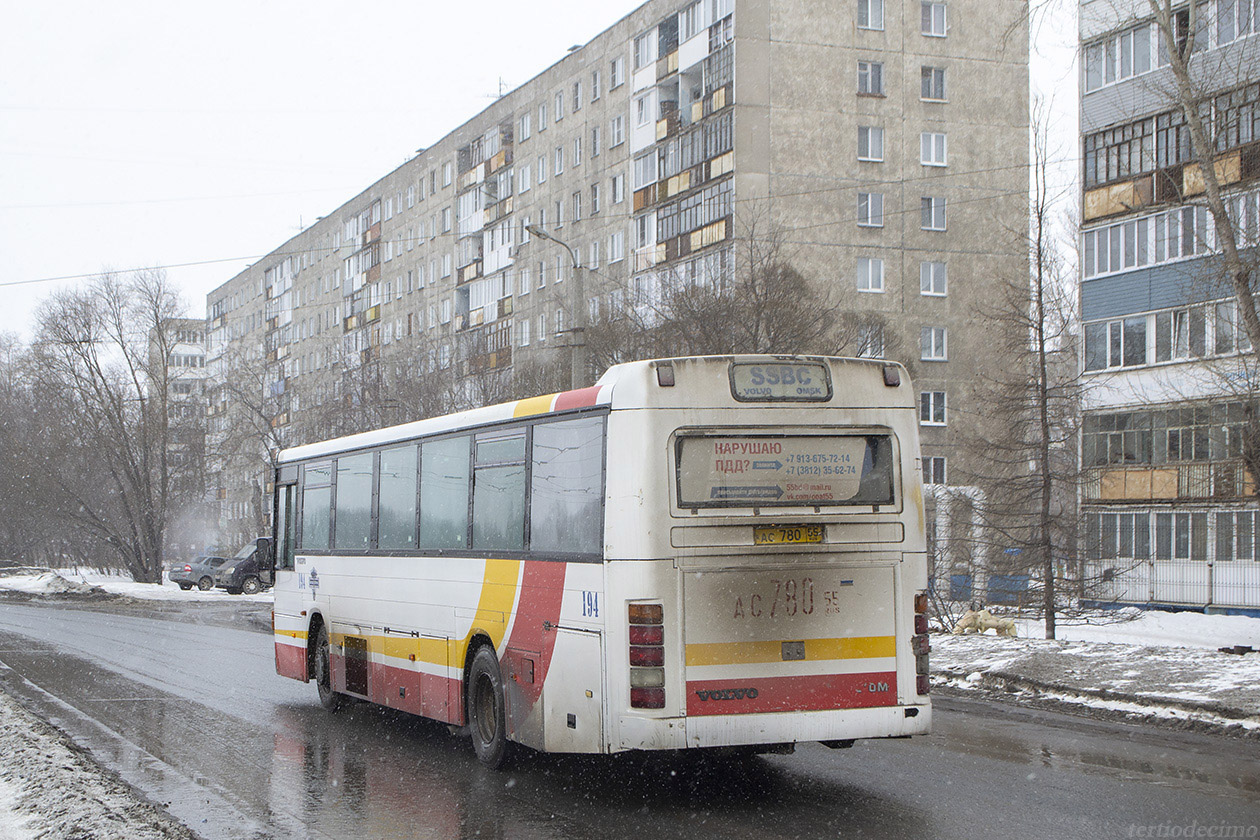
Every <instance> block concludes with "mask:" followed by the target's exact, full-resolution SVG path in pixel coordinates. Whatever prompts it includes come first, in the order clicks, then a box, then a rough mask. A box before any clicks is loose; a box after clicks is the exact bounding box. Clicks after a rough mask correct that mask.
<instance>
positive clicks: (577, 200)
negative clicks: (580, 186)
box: [573, 191, 582, 222]
mask: <svg viewBox="0 0 1260 840" xmlns="http://www.w3.org/2000/svg"><path fill="white" fill-rule="evenodd" d="M573 221H575V222H580V221H582V193H581V192H580V191H579V192H575V193H574V194H573Z"/></svg>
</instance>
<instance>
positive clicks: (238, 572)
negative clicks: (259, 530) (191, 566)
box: [214, 537, 271, 595]
mask: <svg viewBox="0 0 1260 840" xmlns="http://www.w3.org/2000/svg"><path fill="white" fill-rule="evenodd" d="M214 585H215V586H217V587H218V588H219V589H226V590H227V591H228V592H229V593H231V594H232V595H239V594H241V593H242V592H244V593H245V594H246V595H255V594H257V593H259V592H261V591H262V590H263V588H264V587H268V586H271V540H270V539H269V538H267V537H259V538H258V539H256V540H253V541H252V542H250V543H247V544H246V545H245V547H244V548H242V549H241V550H240V551H238V552H236V556H235V557H233V558H232V559H231V560H229V561H228V562H227V563H224V564H223V565H222V566H220V567H219V570H218V571H217V572H216V573H215V576H214Z"/></svg>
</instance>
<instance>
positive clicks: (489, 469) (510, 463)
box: [472, 432, 525, 551]
mask: <svg viewBox="0 0 1260 840" xmlns="http://www.w3.org/2000/svg"><path fill="white" fill-rule="evenodd" d="M472 544H473V548H475V549H485V550H490V551H494V550H500V551H520V550H522V549H523V548H525V433H524V432H516V433H514V434H512V435H511V436H510V437H499V436H496V437H492V438H491V437H486V436H482V437H479V438H478V439H477V465H476V468H475V470H474V471H473V542H472Z"/></svg>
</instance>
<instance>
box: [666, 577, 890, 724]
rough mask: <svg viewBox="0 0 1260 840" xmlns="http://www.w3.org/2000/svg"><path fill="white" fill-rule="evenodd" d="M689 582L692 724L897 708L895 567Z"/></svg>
mask: <svg viewBox="0 0 1260 840" xmlns="http://www.w3.org/2000/svg"><path fill="white" fill-rule="evenodd" d="M683 578H684V582H683V586H684V601H683V603H684V605H685V606H684V609H685V615H684V633H685V642H686V647H685V650H686V654H685V661H686V669H685V675H686V691H687V702H686V710H687V714H688V716H705V715H741V714H752V713H774V712H805V711H819V710H825V709H859V708H871V707H876V706H894V705H896V704H897V702H898V697H897V672H896V670H897V666H896V654H897V644H896V636H895V619H896V617H895V615H894V598H893V592H894V591H895V590H894V570H893V567H892V566H891V565H863V566H861V567H838V566H834V565H827V566H822V565H818V566H813V567H810V568H804V567H801V566H792V567H790V568H788V567H785V568H781V569H773V570H771V569H766V568H764V567H763V568H759V569H756V570H730V569H723V570H704V571H701V570H699V569H697V568H695V567H692V568H691V569H689V570H688V571H686V572H685V573H684V575H683Z"/></svg>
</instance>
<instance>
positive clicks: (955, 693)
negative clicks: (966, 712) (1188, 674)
mask: <svg viewBox="0 0 1260 840" xmlns="http://www.w3.org/2000/svg"><path fill="white" fill-rule="evenodd" d="M972 673H976V672H975V671H971V672H968V673H964V672H962V671H958V670H942V671H934V672H933V673H932V691H933V693H940V694H941V695H942V696H945V697H960V698H966V697H969V696H970V697H975V696H977V695H980V696H986V697H988V698H989V699H992V700H997V701H999V702H1004V703H1012V702H1015V703H1018V704H1020V705H1032V706H1034V707H1036V708H1040V709H1047V710H1050V711H1058V712H1063V713H1065V714H1071V715H1076V716H1078V717H1080V716H1084V717H1095V718H1103V719H1106V720H1112V721H1118V722H1126V723H1134V722H1142V723H1149V724H1154V725H1156V726H1160V727H1162V728H1167V729H1175V730H1180V731H1193V732H1201V733H1210V734H1214V735H1224V736H1228V737H1232V738H1243V739H1247V740H1256V741H1260V716H1258V715H1251V714H1248V713H1247V712H1246V711H1244V710H1242V709H1236V708H1234V707H1231V706H1226V705H1223V704H1220V703H1203V704H1191V703H1187V702H1185V701H1184V700H1179V699H1176V698H1163V697H1150V696H1143V695H1136V694H1128V693H1125V692H1118V691H1111V690H1108V689H1097V688H1078V687H1071V686H1065V685H1055V684H1051V683H1047V682H1044V681H1042V680H1037V679H1033V678H1031V677H1026V676H1023V675H1021V674H1016V673H1012V672H1009V671H981V672H979V673H980V681H979V683H974V682H968V681H967V677H968V676H969V674H972ZM1012 695H1020V696H1019V697H1018V699H1017V698H1015V697H1012ZM1094 702H1099V703H1107V704H1113V705H1112V707H1110V708H1108V707H1107V706H1101V707H1100V706H1097V705H1093V703H1094ZM1167 709H1171V710H1173V711H1174V714H1172V715H1169V714H1166V713H1162V712H1163V710H1167ZM1176 713H1180V714H1176Z"/></svg>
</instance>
